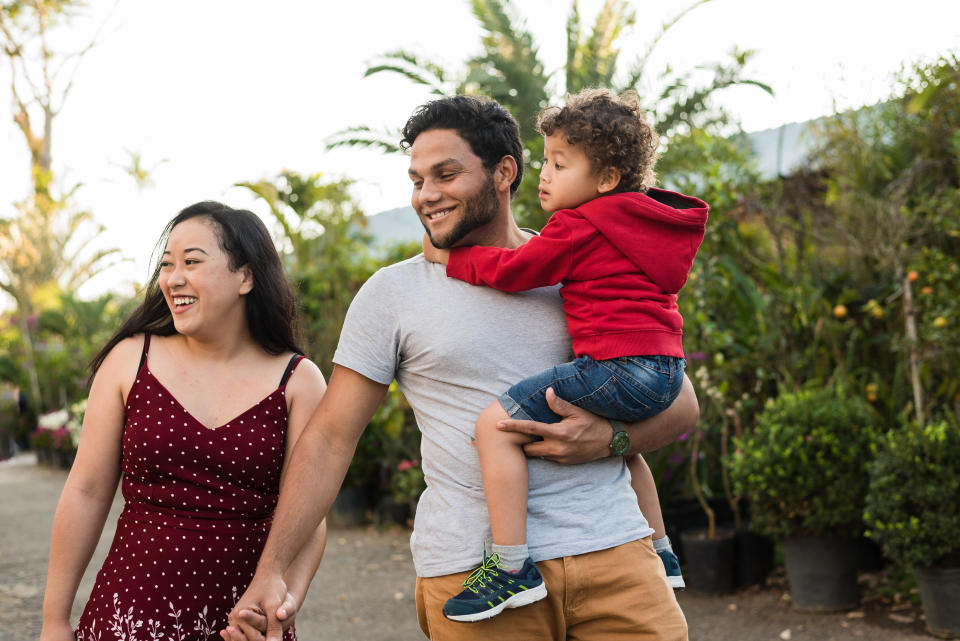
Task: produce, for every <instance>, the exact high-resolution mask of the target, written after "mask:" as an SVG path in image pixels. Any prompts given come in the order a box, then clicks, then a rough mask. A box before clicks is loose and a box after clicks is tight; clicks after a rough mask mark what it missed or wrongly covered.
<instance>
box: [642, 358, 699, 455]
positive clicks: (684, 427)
mask: <svg viewBox="0 0 960 641" xmlns="http://www.w3.org/2000/svg"><path fill="white" fill-rule="evenodd" d="M699 419H700V405H699V403H698V402H697V395H696V393H695V392H694V391H693V383H691V382H690V379H689V378H687V376H686V375H684V376H683V386H682V387H681V388H680V393H679V394H678V395H677V398H676V399H675V400H674V401H673V404H672V405H670V407H668V408H667V409H665V410H664V411H662V412H660V413H659V414H657V415H656V416H654V417H652V418H649V419H647V420H645V421H640V422H638V423H628V424H627V425H626V430H627V433H628V434H629V435H630V447H629V448H628V450H627V454H645V453H647V452H653V451H656V450H659V449H660V448H662V447H664V446H666V445H669V444H670V443H673V442H674V441H676V440H677V438H679V437H680V435H681V434H683V433H685V432H689V431H690V430H692V429H693V428H695V427H696V426H697V421H698V420H699Z"/></svg>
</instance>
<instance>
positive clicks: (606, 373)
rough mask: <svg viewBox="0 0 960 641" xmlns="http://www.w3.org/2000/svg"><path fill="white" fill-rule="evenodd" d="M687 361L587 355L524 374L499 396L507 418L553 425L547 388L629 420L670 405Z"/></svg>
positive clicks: (617, 418)
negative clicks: (595, 358) (600, 357)
mask: <svg viewBox="0 0 960 641" xmlns="http://www.w3.org/2000/svg"><path fill="white" fill-rule="evenodd" d="M685 367H686V361H685V360H684V359H682V358H678V357H675V356H621V357H618V358H610V359H606V360H601V361H595V360H593V359H592V358H590V357H589V356H580V357H579V358H577V359H576V360H573V361H571V362H569V363H564V364H562V365H557V366H556V367H552V368H550V369H547V370H544V371H542V372H540V373H539V374H535V375H533V376H531V377H529V378H525V379H523V380H522V381H520V382H519V383H517V384H516V385H514V386H513V387H511V388H510V389H509V390H507V393H506V394H504V395H503V396H501V397H500V404H501V405H502V406H503V409H504V410H506V412H507V414H509V415H510V417H511V418H516V419H526V420H534V421H540V422H541V423H557V422H559V421H560V416H558V415H557V414H555V413H554V412H553V410H551V409H550V407H549V406H548V405H547V398H546V391H547V388H548V387H552V388H553V391H554V392H556V394H557V396H559V397H560V398H562V399H563V400H565V401H569V402H570V403H573V404H574V405H576V406H577V407H581V408H583V409H585V410H588V411H590V412H593V413H594V414H597V415H599V416H604V417H606V418H610V419H613V420H615V421H624V422H627V423H632V422H633V421H641V420H643V419H646V418H650V417H651V416H654V415H656V414H659V413H660V412H662V411H663V410H665V409H667V408H668V407H670V404H671V403H673V401H674V399H676V398H677V394H679V393H680V386H681V385H682V384H683V370H684V368H685Z"/></svg>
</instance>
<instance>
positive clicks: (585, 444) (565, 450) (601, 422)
mask: <svg viewBox="0 0 960 641" xmlns="http://www.w3.org/2000/svg"><path fill="white" fill-rule="evenodd" d="M546 397H547V405H549V406H550V409H552V410H553V411H554V412H556V413H557V414H559V415H560V416H561V418H562V419H563V420H561V421H560V422H559V423H539V422H537V421H520V420H516V419H506V420H503V421H500V422H499V423H497V428H498V429H500V430H503V431H504V432H523V433H524V434H535V435H537V436H542V437H543V440H542V441H533V442H530V443H527V444H526V445H524V446H523V450H524V452H525V453H526V455H527V456H530V457H539V458H544V459H549V460H551V461H553V462H555V463H562V464H564V465H572V464H576V463H587V462H590V461H595V460H597V459H601V458H605V457H607V456H610V439H611V438H612V436H613V428H612V427H611V426H610V421H608V420H607V419H605V418H603V417H601V416H597V415H596V414H591V413H590V412H588V411H587V410H584V409H581V408H579V407H577V406H576V405H571V404H570V403H568V402H566V401H565V400H563V399H562V398H559V397H558V396H557V395H556V394H555V393H554V392H553V389H552V388H551V389H548V390H547V393H546Z"/></svg>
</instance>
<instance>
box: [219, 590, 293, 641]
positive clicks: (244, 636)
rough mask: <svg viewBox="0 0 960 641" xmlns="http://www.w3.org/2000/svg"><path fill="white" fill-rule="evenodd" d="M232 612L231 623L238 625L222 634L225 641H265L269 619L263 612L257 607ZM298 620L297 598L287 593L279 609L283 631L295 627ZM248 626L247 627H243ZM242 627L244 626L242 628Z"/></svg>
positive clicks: (231, 626) (232, 626)
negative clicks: (294, 624) (235, 622)
mask: <svg viewBox="0 0 960 641" xmlns="http://www.w3.org/2000/svg"><path fill="white" fill-rule="evenodd" d="M234 610H235V614H236V616H234V612H231V614H230V616H231V619H230V620H231V621H233V620H236V621H237V622H238V623H237V625H228V626H227V628H226V630H224V631H223V632H221V633H220V636H221V637H222V638H223V639H224V640H225V641H264V639H265V637H264V633H266V631H267V617H266V615H264V613H263V611H262V610H261V609H260V608H259V607H256V606H253V607H250V608H239V609H236V608H235V609H234ZM296 618H297V598H296V597H295V596H294V595H292V594H290V593H289V592H287V596H286V598H285V599H284V600H283V603H282V604H281V605H280V607H279V608H277V619H279V620H280V626H281V627H282V628H283V631H284V632H286V631H287V629H288V628H289V627H290V626H291V625H293V622H294V620H295V619H296ZM243 624H246V625H243ZM241 626H243V627H242V628H241Z"/></svg>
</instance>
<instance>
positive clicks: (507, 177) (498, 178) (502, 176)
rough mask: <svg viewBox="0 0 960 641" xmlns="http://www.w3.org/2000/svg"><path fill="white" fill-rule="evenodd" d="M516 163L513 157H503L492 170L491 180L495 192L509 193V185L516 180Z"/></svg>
mask: <svg viewBox="0 0 960 641" xmlns="http://www.w3.org/2000/svg"><path fill="white" fill-rule="evenodd" d="M517 171H518V168H517V161H516V159H515V158H514V157H513V156H509V155H508V156H504V157H503V158H501V159H500V162H498V163H497V166H496V167H494V168H493V180H494V184H495V185H496V186H497V191H504V190H505V191H510V185H512V184H513V181H514V180H516V179H517Z"/></svg>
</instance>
